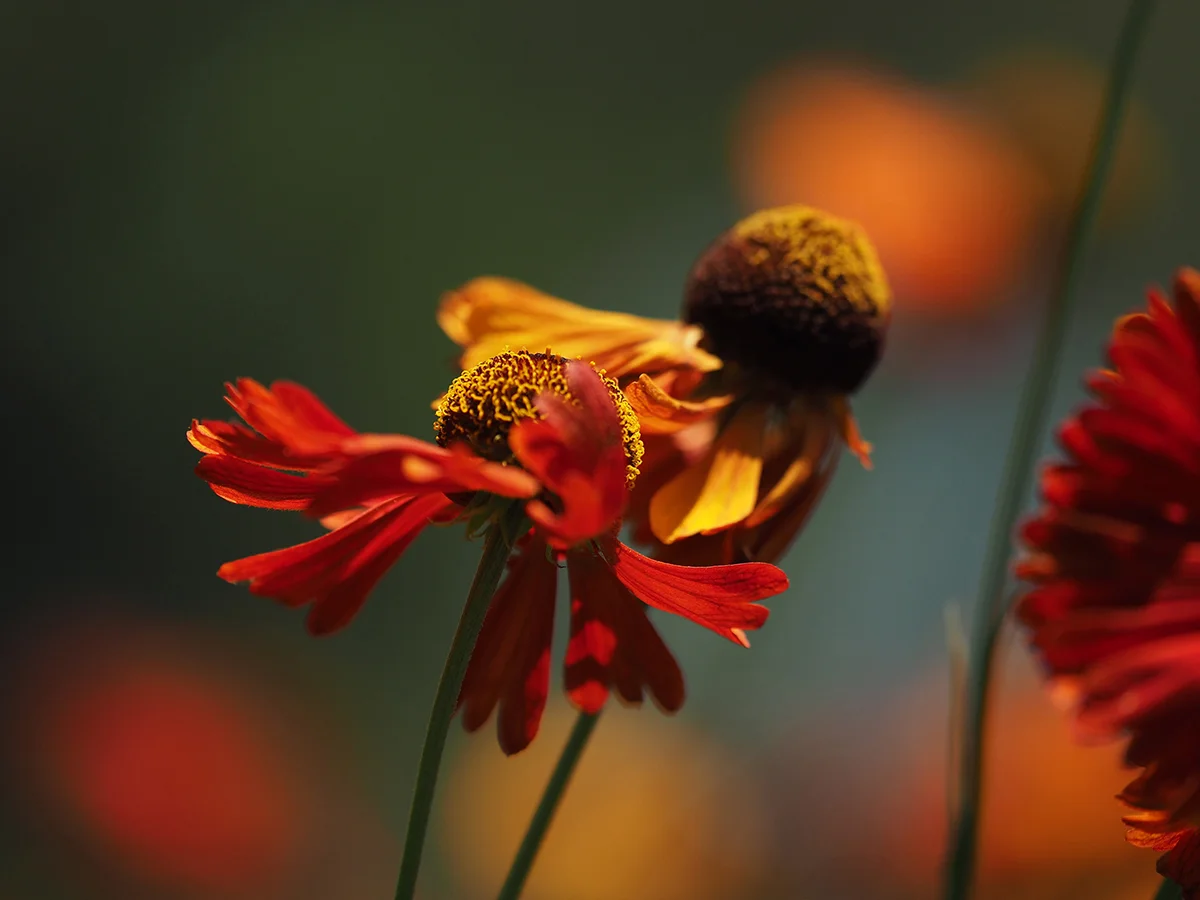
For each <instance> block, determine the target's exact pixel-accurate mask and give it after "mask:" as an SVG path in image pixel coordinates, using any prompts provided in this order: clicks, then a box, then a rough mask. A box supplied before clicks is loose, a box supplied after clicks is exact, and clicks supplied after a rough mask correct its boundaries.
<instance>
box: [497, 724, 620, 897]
mask: <svg viewBox="0 0 1200 900" xmlns="http://www.w3.org/2000/svg"><path fill="white" fill-rule="evenodd" d="M599 718H600V714H599V713H597V714H595V715H589V714H588V713H580V714H579V718H578V719H576V720H575V725H574V727H573V728H572V729H571V734H570V736H569V737H568V738H567V743H566V746H564V747H563V750H562V755H560V756H559V757H558V762H557V763H555V765H554V771H553V772H551V773H550V780H549V781H548V782H547V783H546V790H545V791H544V792H543V793H542V799H541V800H540V801H538V805H537V809H536V810H534V812H533V818H532V819H530V820H529V827H528V828H527V829H526V831H525V837H524V838H522V839H521V846H520V847H518V848H517V855H516V856H515V857H513V862H512V867H511V868H509V870H508V877H507V878H505V879H504V884H503V886H502V887H501V888H500V893H499V894H498V895H497V900H517V898H518V897H520V896H521V891H522V890H523V889H524V887H525V879H526V878H528V877H529V870H530V869H532V868H533V861H534V859H536V858H537V853H538V850H539V849H540V848H541V846H542V840H543V839H544V838H545V837H546V831H547V830H548V829H549V828H550V822H551V821H552V820H553V819H554V813H555V811H556V810H557V809H558V804H559V803H560V802H561V801H562V798H563V793H564V792H565V791H566V789H567V784H568V783H569V782H570V780H571V776H572V775H573V774H574V772H575V766H576V765H578V763H579V757H580V756H582V755H583V750H584V748H585V747H586V746H587V742H588V738H590V737H591V736H592V729H594V728H595V727H596V721H597V720H598V719H599Z"/></svg>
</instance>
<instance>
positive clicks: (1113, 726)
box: [1017, 269, 1200, 898]
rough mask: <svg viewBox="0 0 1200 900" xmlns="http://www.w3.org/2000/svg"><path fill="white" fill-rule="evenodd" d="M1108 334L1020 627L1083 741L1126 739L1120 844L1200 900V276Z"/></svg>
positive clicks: (1039, 527)
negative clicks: (1155, 857) (1124, 837)
mask: <svg viewBox="0 0 1200 900" xmlns="http://www.w3.org/2000/svg"><path fill="white" fill-rule="evenodd" d="M1174 301H1175V302H1174V306H1173V307H1172V306H1171V304H1169V303H1168V302H1167V300H1166V299H1165V298H1164V297H1163V296H1161V295H1160V294H1159V293H1157V292H1152V293H1151V295H1150V299H1149V307H1148V309H1147V310H1146V311H1145V312H1139V313H1137V314H1134V315H1130V316H1126V317H1125V318H1123V319H1121V320H1120V321H1119V322H1118V323H1117V326H1116V328H1115V330H1114V333H1113V336H1112V341H1111V345H1110V347H1109V358H1110V360H1111V363H1112V367H1113V368H1112V370H1111V371H1103V372H1100V373H1097V374H1096V375H1094V376H1092V377H1091V378H1090V379H1089V381H1088V386H1089V388H1090V389H1091V391H1092V392H1093V394H1094V395H1095V396H1096V401H1095V402H1093V403H1092V404H1090V405H1088V406H1087V407H1085V408H1084V409H1083V410H1082V411H1080V412H1079V413H1078V414H1076V415H1075V416H1074V417H1072V418H1071V419H1069V420H1068V421H1067V422H1066V423H1065V425H1064V426H1063V427H1062V430H1061V434H1060V441H1061V443H1062V445H1063V447H1064V449H1065V450H1066V452H1067V455H1068V461H1067V462H1064V463H1059V464H1055V465H1052V466H1049V467H1048V468H1047V469H1046V470H1045V471H1044V473H1043V475H1042V483H1041V488H1042V496H1043V498H1044V501H1045V505H1044V507H1043V509H1042V510H1041V511H1040V512H1039V513H1038V515H1037V516H1036V517H1035V518H1034V519H1032V520H1031V521H1029V522H1027V523H1026V525H1025V526H1024V530H1023V537H1024V541H1025V543H1026V544H1027V546H1028V548H1029V550H1030V555H1028V556H1027V557H1026V558H1025V559H1023V560H1022V561H1021V562H1020V563H1019V565H1018V574H1019V575H1020V576H1021V577H1022V578H1024V579H1026V580H1028V581H1031V582H1033V583H1034V585H1035V586H1034V587H1033V589H1032V590H1030V591H1029V592H1028V593H1026V594H1025V595H1024V596H1023V597H1022V598H1021V599H1020V602H1019V605H1018V609H1017V612H1018V616H1019V617H1020V619H1021V620H1022V622H1024V623H1025V624H1026V625H1027V626H1028V627H1029V629H1030V637H1031V641H1032V644H1033V646H1034V648H1035V649H1036V650H1037V652H1038V653H1039V654H1040V656H1041V657H1042V659H1043V660H1044V662H1045V664H1046V666H1047V668H1048V669H1049V672H1050V676H1051V678H1052V680H1053V682H1054V684H1055V686H1056V687H1057V688H1058V689H1060V690H1061V691H1062V693H1063V694H1064V695H1065V696H1066V697H1068V698H1069V699H1071V700H1072V701H1073V702H1074V706H1075V722H1076V724H1077V726H1078V728H1079V730H1080V732H1081V733H1083V734H1084V735H1086V736H1089V737H1093V738H1116V737H1119V736H1126V735H1127V736H1128V737H1129V744H1128V748H1127V750H1126V754H1125V756H1126V761H1127V763H1128V764H1129V765H1131V766H1138V767H1141V768H1142V772H1141V773H1140V774H1139V776H1138V777H1137V778H1136V779H1135V780H1134V781H1133V782H1132V783H1131V784H1130V785H1129V786H1128V787H1127V788H1126V789H1125V791H1124V792H1123V793H1122V795H1121V799H1122V800H1123V801H1124V802H1125V803H1127V804H1128V805H1129V806H1130V807H1131V808H1132V809H1133V812H1132V813H1131V814H1130V815H1128V816H1127V817H1126V819H1125V822H1126V824H1127V825H1128V826H1129V834H1128V837H1129V840H1130V841H1131V842H1132V843H1134V844H1137V845H1139V846H1144V847H1148V848H1152V849H1155V850H1158V851H1163V852H1164V854H1165V855H1164V856H1163V857H1162V859H1161V860H1160V861H1159V871H1160V872H1161V873H1163V874H1164V875H1166V876H1169V877H1170V878H1172V879H1173V880H1175V881H1176V882H1178V883H1179V884H1181V885H1182V886H1183V888H1184V895H1185V897H1187V898H1197V897H1200V273H1197V272H1195V271H1193V270H1190V269H1185V270H1183V271H1181V272H1180V273H1179V274H1178V275H1177V277H1176V280H1175V286H1174Z"/></svg>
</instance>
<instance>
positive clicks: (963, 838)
mask: <svg viewBox="0 0 1200 900" xmlns="http://www.w3.org/2000/svg"><path fill="white" fill-rule="evenodd" d="M1154 6H1155V0H1132V2H1131V3H1130V5H1129V9H1128V12H1127V13H1126V16H1125V22H1124V24H1123V26H1122V28H1121V34H1120V37H1119V39H1118V43H1117V48H1116V52H1115V54H1114V57H1113V62H1112V67H1111V68H1110V70H1109V76H1108V88H1107V92H1106V96H1105V99H1104V106H1103V108H1102V110H1101V113H1100V120H1099V123H1098V125H1097V131H1096V136H1095V140H1094V143H1093V146H1092V154H1091V159H1090V161H1089V163H1088V169H1087V174H1086V177H1085V179H1084V184H1083V190H1082V193H1081V195H1080V198H1079V202H1078V203H1077V205H1076V207H1075V211H1074V214H1073V216H1072V218H1071V222H1070V227H1069V229H1068V232H1067V239H1066V243H1065V246H1064V250H1063V256H1062V263H1061V266H1060V268H1059V271H1058V277H1057V283H1056V285H1055V290H1054V292H1053V295H1052V298H1051V300H1050V302H1049V304H1048V305H1047V307H1046V311H1045V318H1044V320H1043V322H1042V330H1041V334H1040V335H1039V337H1038V342H1037V346H1036V348H1035V349H1034V354H1033V362H1032V364H1031V365H1030V368H1029V373H1028V375H1027V376H1026V379H1025V385H1024V387H1023V389H1022V394H1021V402H1020V406H1019V412H1018V414H1017V422H1016V425H1015V427H1014V429H1013V434H1012V439H1011V442H1010V444H1009V449H1008V458H1007V461H1006V463H1005V471H1004V479H1003V481H1002V483H1001V487H1000V493H999V496H998V498H997V501H996V510H995V513H994V514H993V516H992V524H991V530H990V534H989V539H988V549H987V555H986V557H985V560H984V565H983V570H982V574H981V577H980V585H979V603H980V608H979V612H978V613H977V615H976V622H975V629H974V630H975V637H974V640H973V641H972V648H971V659H970V676H969V682H968V687H967V713H966V717H965V719H964V726H965V730H964V733H963V743H962V752H961V754H960V764H961V769H960V779H959V798H960V800H959V803H960V805H959V810H958V820H957V822H956V823H955V827H954V831H953V846H952V849H951V852H950V854H949V856H948V858H947V861H946V869H945V882H944V887H945V891H944V896H945V897H946V898H947V900H965V898H967V897H969V896H970V891H971V886H972V880H973V876H974V871H975V856H976V843H977V838H978V825H979V815H980V811H981V800H982V798H981V795H982V788H983V749H984V744H985V738H986V725H987V701H988V688H989V685H990V682H991V675H992V667H993V663H994V661H995V659H994V658H995V653H996V643H997V637H998V636H999V634H1000V628H1001V625H1002V624H1003V622H1004V617H1005V614H1006V613H1007V602H1006V594H1007V585H1008V565H1009V558H1010V552H1011V551H1010V542H1011V536H1012V531H1013V528H1014V526H1015V524H1016V520H1017V515H1018V513H1019V512H1020V510H1021V505H1022V504H1023V503H1024V501H1025V497H1026V495H1027V494H1028V493H1029V490H1030V487H1031V482H1032V476H1033V471H1034V464H1035V460H1036V455H1037V450H1038V443H1039V439H1040V438H1041V436H1042V434H1043V432H1044V431H1045V428H1046V414H1047V407H1048V405H1049V399H1050V395H1051V388H1052V387H1053V386H1054V382H1055V377H1056V375H1057V370H1058V358H1059V355H1060V350H1061V347H1062V344H1063V338H1064V336H1065V333H1066V325H1067V321H1068V318H1069V314H1070V310H1071V303H1072V300H1073V299H1074V294H1075V288H1076V286H1077V282H1078V280H1079V275H1080V272H1081V270H1082V262H1083V252H1084V249H1085V247H1086V246H1087V243H1088V239H1089V238H1090V237H1091V233H1092V230H1093V227H1094V225H1095V219H1096V213H1097V211H1098V210H1099V207H1100V200H1101V197H1102V195H1103V193H1104V184H1105V181H1106V180H1107V176H1108V171H1109V169H1110V167H1111V164H1112V158H1113V153H1114V151H1115V149H1116V143H1117V140H1116V139H1117V134H1118V132H1119V131H1120V124H1121V119H1122V117H1123V115H1124V111H1125V105H1126V102H1127V100H1128V97H1129V89H1130V85H1131V82H1132V75H1133V68H1134V62H1135V60H1136V58H1137V53H1138V48H1139V46H1140V44H1141V40H1142V37H1143V36H1144V34H1145V32H1146V26H1147V25H1148V23H1149V21H1150V18H1151V15H1152V14H1153V12H1154Z"/></svg>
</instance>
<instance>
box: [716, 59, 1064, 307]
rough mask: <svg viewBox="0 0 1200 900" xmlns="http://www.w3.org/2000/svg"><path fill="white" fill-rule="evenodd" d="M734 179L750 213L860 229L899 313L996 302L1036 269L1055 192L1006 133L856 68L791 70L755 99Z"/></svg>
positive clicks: (747, 111)
mask: <svg viewBox="0 0 1200 900" xmlns="http://www.w3.org/2000/svg"><path fill="white" fill-rule="evenodd" d="M733 164H734V177H735V179H736V182H737V186H738V188H739V190H740V192H741V194H742V196H743V198H744V200H745V202H746V203H748V204H749V205H750V206H752V207H762V206H776V205H780V204H786V203H806V204H810V205H813V206H817V207H820V208H822V209H825V210H828V211H829V212H831V213H833V214H835V215H839V216H844V217H846V218H849V219H852V220H855V221H857V222H858V223H859V224H861V225H862V226H863V227H864V228H865V229H866V231H867V233H868V235H870V237H871V240H872V241H873V242H874V243H875V245H876V247H877V248H878V250H879V255H880V258H881V260H882V262H883V266H884V269H885V270H886V271H887V274H888V278H889V279H890V280H891V282H892V285H893V287H894V289H895V291H896V294H897V298H898V300H899V301H900V305H899V306H898V309H902V310H903V309H916V310H921V311H924V312H930V313H939V314H947V313H956V312H962V311H966V310H969V309H972V308H979V307H981V306H984V305H986V304H988V303H989V302H992V301H994V300H996V299H997V297H998V296H999V295H1000V294H1001V292H1002V291H1003V290H1004V289H1005V288H1006V287H1008V286H1009V285H1010V284H1011V282H1012V281H1013V279H1014V278H1015V277H1016V276H1017V275H1018V274H1019V273H1020V271H1021V269H1022V267H1023V266H1024V265H1025V263H1026V256H1027V252H1028V249H1029V246H1030V242H1031V238H1032V237H1033V235H1034V233H1035V230H1036V228H1037V226H1038V222H1039V216H1040V211H1041V206H1042V203H1043V200H1044V197H1045V188H1044V185H1043V183H1042V181H1041V178H1040V175H1039V173H1038V172H1037V170H1036V169H1035V168H1034V167H1033V166H1032V165H1031V164H1030V162H1029V161H1028V159H1027V158H1026V157H1025V155H1024V154H1023V153H1022V152H1021V151H1020V150H1018V149H1017V148H1016V147H1015V146H1014V145H1012V144H1011V143H1010V142H1009V141H1008V140H1007V139H1006V137H1005V134H1004V132H1002V131H1000V130H999V129H997V128H995V127H993V126H992V125H990V124H989V123H988V122H987V121H986V120H984V119H981V118H979V117H977V116H975V115H972V114H971V113H970V112H969V111H968V110H967V109H965V108H962V107H959V106H957V105H955V104H953V103H951V102H950V101H949V100H947V99H944V98H942V97H939V96H937V95H936V94H934V93H933V92H931V91H928V90H923V89H920V88H917V87H914V86H911V85H908V84H906V83H904V82H902V81H900V80H898V79H896V78H893V77H889V76H886V75H882V74H878V73H874V72H871V71H868V70H865V69H857V68H851V67H848V66H837V65H830V66H793V67H788V68H784V69H782V70H780V71H777V72H774V73H772V74H770V75H768V76H767V77H766V78H764V79H763V80H761V81H760V82H759V83H758V84H756V85H755V86H754V87H753V88H752V90H751V91H750V93H749V94H748V95H747V97H746V99H745V102H744V104H743V107H742V109H741V111H740V115H739V117H738V121H737V124H736V129H735V133H734V147H733Z"/></svg>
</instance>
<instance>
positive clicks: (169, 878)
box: [17, 628, 318, 898]
mask: <svg viewBox="0 0 1200 900" xmlns="http://www.w3.org/2000/svg"><path fill="white" fill-rule="evenodd" d="M193 656H194V654H192V653H190V652H189V650H188V645H187V643H186V642H182V641H179V640H176V639H173V638H171V637H170V636H168V635H166V634H165V633H160V632H153V633H149V632H142V633H140V634H139V633H138V632H137V631H136V630H135V629H129V628H126V629H125V630H124V631H123V632H118V631H116V630H113V629H94V628H93V629H75V630H74V631H73V632H72V633H70V634H66V635H57V636H56V637H55V638H54V639H52V640H50V641H49V642H46V643H45V644H44V645H40V646H39V649H38V652H37V655H36V657H34V659H33V661H32V662H31V663H30V664H29V665H26V666H25V667H24V668H23V669H22V671H21V677H22V684H21V687H20V693H19V698H18V699H19V702H20V704H21V707H22V711H23V715H22V729H21V733H20V735H19V740H20V742H21V745H22V750H21V754H22V757H24V758H23V759H21V760H19V761H17V762H18V764H19V765H20V766H21V768H22V769H23V770H26V771H27V772H28V773H29V774H30V776H31V777H29V778H28V779H27V780H26V783H24V784H22V785H21V787H22V788H23V789H24V790H25V791H28V792H30V796H29V799H30V800H31V801H32V802H34V803H36V804H37V805H38V806H39V807H42V808H44V809H45V810H47V813H46V814H47V815H49V816H50V819H51V824H52V826H53V827H54V829H55V831H56V832H57V833H66V834H69V835H70V837H71V839H72V841H73V842H74V843H76V844H79V845H81V847H82V848H84V849H86V851H87V852H88V853H89V854H90V855H93V856H95V857H96V858H98V859H100V860H102V861H103V865H104V866H105V867H106V869H107V870H109V871H113V872H120V873H126V874H127V875H128V877H130V878H132V879H133V880H134V881H136V882H137V883H141V884H149V885H156V886H158V887H160V888H164V889H165V888H170V889H171V890H172V895H173V896H185V895H189V894H188V893H187V892H188V891H204V892H206V893H209V892H215V893H218V894H220V896H228V897H231V898H232V897H249V896H264V897H277V896H280V895H281V894H282V893H284V892H286V888H287V886H288V885H289V884H291V883H292V879H294V878H295V876H296V874H297V871H298V869H299V867H300V866H301V865H302V863H303V855H304V852H305V850H306V849H307V848H308V847H310V846H311V844H312V836H313V833H314V830H315V823H316V822H317V821H318V819H317V816H316V815H315V810H314V808H313V807H312V805H311V802H310V801H311V799H312V794H311V791H309V789H308V787H307V783H306V782H307V777H306V775H305V773H304V770H303V764H302V763H300V762H299V759H300V758H304V759H307V758H308V757H306V756H304V754H303V753H302V754H300V755H299V756H298V755H297V753H296V751H295V748H294V747H292V746H291V745H290V742H289V740H288V739H287V737H286V734H285V732H284V730H283V729H282V728H281V727H280V722H279V718H280V717H279V714H278V710H277V709H272V707H271V705H270V704H269V702H267V700H266V699H265V697H263V696H261V695H259V694H258V693H256V691H255V690H254V689H248V687H250V688H252V687H253V686H248V685H247V684H246V683H243V682H242V681H240V680H239V679H238V678H235V677H231V676H230V675H229V673H228V672H226V673H224V674H222V673H220V672H219V671H216V670H215V669H214V667H213V666H212V664H211V663H208V664H205V663H203V662H201V661H198V660H197V659H196V658H193Z"/></svg>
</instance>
